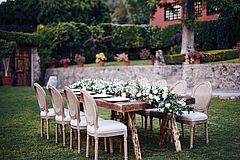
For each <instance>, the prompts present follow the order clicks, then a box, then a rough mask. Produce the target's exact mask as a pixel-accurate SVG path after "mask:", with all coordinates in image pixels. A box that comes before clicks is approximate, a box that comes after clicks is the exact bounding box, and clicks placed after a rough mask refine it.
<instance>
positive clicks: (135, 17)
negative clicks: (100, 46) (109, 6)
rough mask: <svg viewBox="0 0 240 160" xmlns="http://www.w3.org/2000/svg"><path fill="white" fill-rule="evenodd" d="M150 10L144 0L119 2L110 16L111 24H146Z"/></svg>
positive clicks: (123, 0)
mask: <svg viewBox="0 0 240 160" xmlns="http://www.w3.org/2000/svg"><path fill="white" fill-rule="evenodd" d="M149 18H150V9H149V7H148V6H147V1H146V0H120V2H119V5H118V7H116V8H115V11H114V13H113V14H112V20H113V22H117V23H120V24H123V23H130V24H131V23H133V24H148V23H149Z"/></svg>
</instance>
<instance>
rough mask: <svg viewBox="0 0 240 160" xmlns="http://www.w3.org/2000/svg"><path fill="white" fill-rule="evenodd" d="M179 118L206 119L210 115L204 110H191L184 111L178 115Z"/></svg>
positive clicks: (185, 119) (190, 119)
mask: <svg viewBox="0 0 240 160" xmlns="http://www.w3.org/2000/svg"><path fill="white" fill-rule="evenodd" d="M177 119H179V120H183V121H204V120H207V119H208V116H207V115H206V114H205V113H202V112H192V111H191V112H190V113H189V114H188V112H187V111H183V114H182V115H178V116H177Z"/></svg>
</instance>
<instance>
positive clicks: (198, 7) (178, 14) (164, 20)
mask: <svg viewBox="0 0 240 160" xmlns="http://www.w3.org/2000/svg"><path fill="white" fill-rule="evenodd" d="M172 8H174V9H172ZM216 10H217V9H216V8H210V7H208V6H207V5H206V4H205V3H203V2H201V1H196V2H195V14H196V15H197V16H198V17H197V19H196V20H197V21H209V20H216V19H218V14H216ZM181 18H182V7H181V6H180V5H179V4H176V3H174V0H167V5H165V6H164V7H157V11H156V12H155V14H154V15H153V18H152V19H151V20H150V25H152V26H160V27H161V28H165V27H166V26H168V25H172V24H179V23H181V21H180V19H181Z"/></svg>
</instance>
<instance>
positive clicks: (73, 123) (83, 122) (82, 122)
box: [70, 116, 87, 127]
mask: <svg viewBox="0 0 240 160" xmlns="http://www.w3.org/2000/svg"><path fill="white" fill-rule="evenodd" d="M70 124H71V126H77V119H75V120H71V121H70ZM79 126H80V127H86V126H87V121H86V117H85V116H80V123H79Z"/></svg>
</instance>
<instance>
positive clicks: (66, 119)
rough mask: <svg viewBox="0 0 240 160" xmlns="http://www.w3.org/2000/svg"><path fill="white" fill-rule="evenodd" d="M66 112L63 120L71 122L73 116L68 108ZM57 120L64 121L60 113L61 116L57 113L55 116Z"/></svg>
mask: <svg viewBox="0 0 240 160" xmlns="http://www.w3.org/2000/svg"><path fill="white" fill-rule="evenodd" d="M64 113H65V118H64V120H63V121H64V122H67V123H69V122H70V120H71V118H70V115H69V112H68V110H67V109H66V110H65V111H64ZM55 120H56V121H59V122H61V121H62V115H60V116H59V115H56V116H55Z"/></svg>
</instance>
